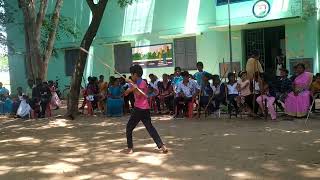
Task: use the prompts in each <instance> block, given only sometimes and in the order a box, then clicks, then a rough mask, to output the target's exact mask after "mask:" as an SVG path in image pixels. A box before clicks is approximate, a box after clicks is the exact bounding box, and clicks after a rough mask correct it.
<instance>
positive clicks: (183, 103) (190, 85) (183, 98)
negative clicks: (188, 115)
mask: <svg viewBox="0 0 320 180" xmlns="http://www.w3.org/2000/svg"><path fill="white" fill-rule="evenodd" d="M181 75H182V77H183V81H182V82H180V83H179V84H178V85H177V88H176V92H177V93H176V97H175V99H174V107H175V108H177V111H176V114H175V117H181V114H180V112H181V110H183V112H184V113H185V112H188V103H189V102H191V101H192V100H193V99H194V98H195V97H196V96H197V95H198V94H199V91H200V87H199V85H198V84H197V83H196V82H195V81H192V80H190V74H189V72H188V71H184V72H182V73H181ZM182 116H183V115H182Z"/></svg>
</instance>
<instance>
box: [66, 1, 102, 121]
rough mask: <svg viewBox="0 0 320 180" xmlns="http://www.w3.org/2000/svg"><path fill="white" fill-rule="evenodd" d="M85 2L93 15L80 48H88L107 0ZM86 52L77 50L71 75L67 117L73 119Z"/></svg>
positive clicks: (75, 112) (76, 108)
mask: <svg viewBox="0 0 320 180" xmlns="http://www.w3.org/2000/svg"><path fill="white" fill-rule="evenodd" d="M87 3H88V5H89V7H90V9H91V11H92V14H93V17H92V21H91V23H90V25H89V28H88V30H87V32H86V34H85V35H84V37H83V39H82V41H81V46H80V47H82V48H84V49H86V50H89V49H90V46H91V44H92V42H93V40H94V38H95V36H96V34H97V31H98V29H99V26H100V24H101V20H102V18H103V14H104V11H105V8H106V6H107V3H108V0H100V1H99V3H98V4H94V3H93V1H92V0H87ZM87 57H88V54H87V53H85V52H83V51H81V50H80V51H79V55H78V60H77V62H76V67H75V71H74V73H73V76H72V81H71V89H70V95H69V97H68V109H67V110H68V111H67V117H69V118H71V119H73V118H74V117H75V116H76V115H77V114H78V113H77V112H78V104H79V94H80V86H81V81H82V76H83V71H84V68H85V65H86V62H87Z"/></svg>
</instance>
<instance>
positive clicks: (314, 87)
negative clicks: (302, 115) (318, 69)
mask: <svg viewBox="0 0 320 180" xmlns="http://www.w3.org/2000/svg"><path fill="white" fill-rule="evenodd" d="M310 89H311V93H312V97H311V100H312V101H313V98H320V73H317V74H316V76H315V81H314V82H312V84H311V87H310ZM315 110H316V104H315V103H314V104H313V105H312V111H313V112H314V111H315Z"/></svg>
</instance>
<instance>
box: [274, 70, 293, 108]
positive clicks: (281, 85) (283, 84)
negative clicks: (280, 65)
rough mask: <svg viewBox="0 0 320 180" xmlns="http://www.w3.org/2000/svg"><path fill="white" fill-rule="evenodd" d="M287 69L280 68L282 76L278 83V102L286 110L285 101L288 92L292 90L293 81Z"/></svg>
mask: <svg viewBox="0 0 320 180" xmlns="http://www.w3.org/2000/svg"><path fill="white" fill-rule="evenodd" d="M288 73H289V71H288V70H287V69H281V70H280V78H279V80H278V81H277V83H276V100H277V101H276V104H277V106H278V107H280V108H281V109H282V110H284V102H285V99H286V98H287V96H288V94H289V93H290V92H292V81H291V79H289V78H288Z"/></svg>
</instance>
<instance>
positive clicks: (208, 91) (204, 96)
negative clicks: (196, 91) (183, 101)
mask: <svg viewBox="0 0 320 180" xmlns="http://www.w3.org/2000/svg"><path fill="white" fill-rule="evenodd" d="M210 78H211V74H209V73H207V72H205V73H203V76H202V82H201V94H200V108H205V110H207V109H208V112H209V114H210V113H211V112H212V111H213V104H212V99H213V97H212V96H213V90H212V88H211V85H210V83H209V79H210ZM206 108H207V109H206Z"/></svg>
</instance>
